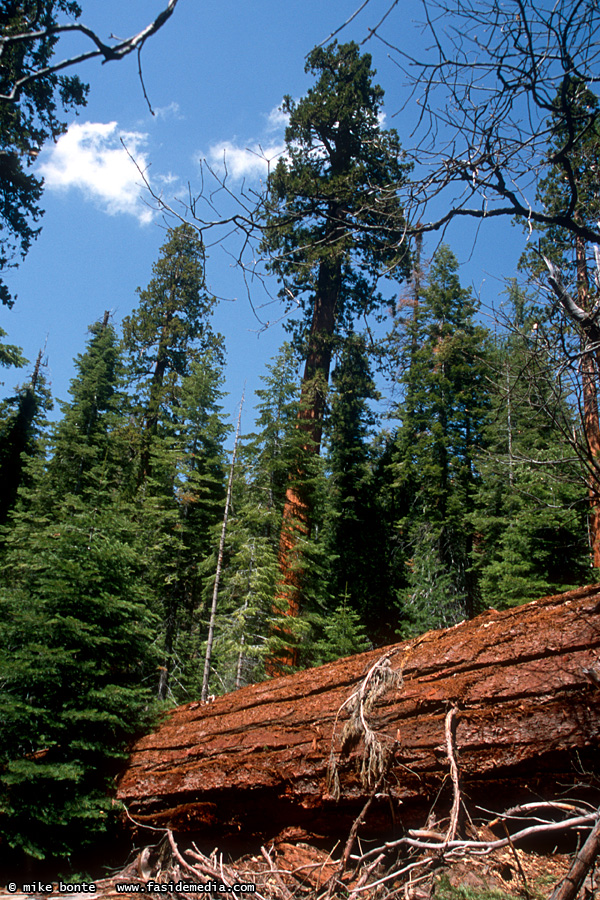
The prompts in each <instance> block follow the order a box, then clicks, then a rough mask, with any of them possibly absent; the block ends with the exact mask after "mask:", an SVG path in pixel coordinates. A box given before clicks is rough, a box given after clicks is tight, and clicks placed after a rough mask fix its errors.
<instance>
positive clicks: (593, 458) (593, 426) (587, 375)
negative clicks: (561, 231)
mask: <svg viewBox="0 0 600 900" xmlns="http://www.w3.org/2000/svg"><path fill="white" fill-rule="evenodd" d="M575 251H576V259H577V299H578V301H579V306H580V307H581V309H583V310H585V311H586V312H588V313H589V312H590V297H589V293H590V283H589V276H588V268H587V257H586V244H585V241H584V240H583V239H582V238H580V237H577V238H575ZM590 324H591V325H592V326H594V327H595V322H592V323H590ZM595 330H596V331H597V328H595ZM581 344H582V346H581V350H582V355H581V381H582V387H583V423H584V430H585V440H586V444H587V449H588V454H589V458H590V474H589V476H588V496H589V503H590V512H589V519H588V521H589V533H590V554H591V562H592V566H594V567H595V568H597V567H600V483H599V482H598V477H597V475H596V466H597V464H598V462H599V461H600V419H599V416H598V348H597V342H596V341H594V336H593V335H592V334H590V333H588V331H587V330H586V331H584V332H583V334H582V339H581ZM590 344H591V345H592V347H594V348H595V349H594V350H591V349H590Z"/></svg>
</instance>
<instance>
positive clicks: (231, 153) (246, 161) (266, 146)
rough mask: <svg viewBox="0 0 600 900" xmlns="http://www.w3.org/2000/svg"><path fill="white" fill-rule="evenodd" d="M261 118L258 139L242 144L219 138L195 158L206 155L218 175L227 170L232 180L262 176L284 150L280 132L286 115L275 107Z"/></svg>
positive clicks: (201, 157) (260, 177) (283, 126)
mask: <svg viewBox="0 0 600 900" xmlns="http://www.w3.org/2000/svg"><path fill="white" fill-rule="evenodd" d="M262 119H263V121H264V125H263V138H262V139H256V138H252V139H250V140H249V141H246V142H244V143H241V142H238V141H237V140H236V139H234V140H224V141H220V142H219V143H215V144H213V145H212V146H211V147H210V150H209V151H208V153H207V154H206V155H205V154H203V153H199V154H198V157H199V158H200V159H203V158H206V160H207V162H208V164H209V165H210V167H211V168H212V169H214V170H216V171H217V172H218V173H219V174H220V175H224V174H225V172H227V175H228V177H229V178H231V179H232V180H233V181H241V180H242V179H243V178H249V179H264V178H266V177H267V175H268V174H269V172H270V171H272V170H273V169H274V167H275V166H276V164H277V161H278V160H279V158H280V157H281V156H282V155H283V153H284V152H285V142H284V140H283V133H284V131H285V129H286V127H287V124H288V122H289V116H288V114H287V113H284V112H283V111H282V109H281V106H276V107H274V108H273V109H272V110H271V111H270V112H269V113H265V114H263V116H262Z"/></svg>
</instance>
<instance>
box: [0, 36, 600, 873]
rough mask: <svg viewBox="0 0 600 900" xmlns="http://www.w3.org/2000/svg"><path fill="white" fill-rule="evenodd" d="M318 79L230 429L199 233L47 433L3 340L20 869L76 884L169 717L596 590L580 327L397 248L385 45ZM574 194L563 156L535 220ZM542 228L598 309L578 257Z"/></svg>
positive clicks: (11, 709) (529, 278)
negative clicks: (276, 332) (381, 66)
mask: <svg viewBox="0 0 600 900" xmlns="http://www.w3.org/2000/svg"><path fill="white" fill-rule="evenodd" d="M307 70H308V71H309V72H310V73H311V75H312V78H313V87H312V88H311V90H310V91H309V92H308V93H307V94H306V96H305V97H303V98H301V99H297V100H294V99H293V98H291V97H287V98H286V99H285V100H284V109H285V112H286V113H287V115H288V116H289V124H288V126H287V132H286V145H287V148H288V152H287V153H286V154H285V155H284V156H283V157H282V158H281V159H280V161H279V162H278V164H277V165H276V166H275V167H274V169H273V171H272V173H271V175H270V178H269V186H268V196H267V200H266V202H265V205H264V209H263V211H262V213H261V215H262V220H261V228H262V231H261V252H262V253H263V254H264V256H265V258H266V259H267V260H268V263H267V265H268V269H269V272H270V274H271V276H272V278H273V279H274V281H276V283H277V284H278V286H279V288H278V289H280V301H281V304H282V307H283V308H285V309H287V310H288V312H289V313H290V314H289V316H288V318H287V323H288V324H287V340H286V341H285V343H283V344H282V346H281V348H280V350H279V353H278V354H277V356H276V357H275V358H273V359H271V360H266V361H265V367H264V373H263V375H262V387H261V389H260V390H259V391H258V392H257V394H256V396H255V397H253V398H252V397H245V398H244V401H243V407H242V406H241V407H240V414H241V421H242V428H241V430H240V428H239V426H238V430H237V433H236V420H235V417H233V419H232V417H231V416H230V415H228V414H227V413H226V412H225V409H226V407H227V404H226V399H227V398H226V397H225V394H224V381H225V373H226V367H227V344H226V339H225V337H224V336H223V335H222V334H220V333H218V331H216V330H215V328H214V325H213V312H214V310H215V308H216V304H217V300H216V298H215V297H214V296H212V295H211V294H210V292H209V291H208V289H207V286H206V285H207V281H206V269H207V267H209V266H210V253H208V254H207V251H206V248H205V246H204V243H203V240H202V236H201V234H200V233H199V232H198V230H197V229H196V228H195V227H194V225H193V223H191V224H190V223H179V224H176V225H174V226H172V227H170V228H169V229H168V230H166V231H165V239H164V243H163V246H162V248H161V251H160V254H159V256H158V258H157V259H156V261H155V263H154V266H153V269H152V272H149V273H148V280H147V283H146V284H145V286H140V287H139V289H138V293H137V301H136V305H135V307H134V309H133V311H132V313H131V314H130V315H129V316H127V317H125V319H124V320H123V321H122V323H121V324H120V325H118V326H117V325H116V324H115V322H114V321H113V319H112V316H111V315H110V314H109V313H108V312H106V313H105V312H104V310H98V319H97V321H95V322H92V323H90V326H89V332H88V337H87V342H86V344H85V346H82V348H81V353H80V355H79V356H78V357H77V358H76V360H75V361H74V373H75V374H74V377H73V380H72V382H71V386H70V393H69V397H68V399H67V400H65V401H61V402H60V404H59V410H58V412H57V413H56V411H55V413H54V414H53V415H52V418H51V420H50V419H49V415H50V411H51V410H52V406H53V402H54V401H53V398H52V396H51V392H50V390H49V388H48V382H47V378H46V376H45V368H44V364H43V359H42V354H40V357H39V358H38V359H37V361H36V363H35V365H34V366H33V367H29V368H28V365H29V364H28V363H26V361H25V360H24V359H23V356H22V352H21V351H20V350H19V348H17V347H15V346H12V345H11V344H8V343H3V345H2V348H1V356H0V363H2V365H3V366H5V368H6V369H10V368H11V367H20V368H21V371H22V373H23V375H22V380H21V383H20V386H19V387H18V388H17V389H16V391H15V392H14V393H13V394H12V395H10V396H7V397H6V398H5V399H4V400H3V401H2V403H1V404H0V484H1V494H0V525H1V530H0V619H1V621H2V623H3V625H2V629H0V706H1V709H2V716H1V719H0V734H1V737H2V739H1V741H0V833H1V834H2V837H1V838H0V849H1V850H2V852H3V853H4V852H6V854H8V855H10V856H11V859H29V860H32V861H35V860H38V861H39V860H44V859H46V860H48V859H51V860H61V861H62V863H63V865H64V867H65V871H66V869H68V865H69V860H70V859H71V856H72V854H73V851H74V848H81V846H82V845H83V844H85V843H87V844H89V845H92V844H93V843H94V842H96V841H98V839H99V837H100V836H101V835H102V834H104V833H105V832H106V831H107V829H109V828H110V827H111V824H112V823H113V822H114V819H115V817H116V815H117V813H118V810H116V809H115V805H114V803H113V800H112V798H111V786H112V785H113V784H114V778H115V776H116V774H117V773H118V772H119V769H120V767H121V766H122V765H123V760H124V759H125V758H126V753H127V747H128V746H129V744H130V742H131V741H132V739H133V738H134V737H135V736H136V735H139V734H140V733H142V732H143V731H144V729H148V728H150V727H151V726H152V723H153V722H154V721H155V720H156V716H157V715H159V714H160V712H161V711H164V710H165V709H168V708H170V707H172V706H173V705H176V704H183V703H187V702H189V701H197V700H204V701H207V700H209V699H210V697H212V696H214V695H218V694H221V693H225V692H229V691H233V690H236V689H237V688H240V687H242V686H244V685H248V684H252V683H255V682H258V681H261V680H264V679H266V678H269V677H272V676H274V675H277V674H281V673H286V672H290V671H294V670H295V669H297V668H306V667H311V666H317V665H321V664H323V663H326V662H328V661H331V660H334V659H337V658H339V657H342V656H346V655H349V654H353V653H357V652H360V651H362V650H365V649H369V648H372V647H379V646H384V645H386V644H389V643H393V642H395V641H398V640H400V639H402V638H406V637H410V636H414V635H418V634H421V633H423V632H425V631H427V630H429V629H432V628H442V627H447V626H451V625H453V624H455V623H457V622H459V621H461V620H463V619H465V618H467V617H473V616H475V615H477V613H479V612H481V611H483V610H484V609H487V608H488V607H490V606H493V607H495V608H497V609H501V608H505V607H507V606H510V605H514V604H521V603H525V602H527V601H528V600H531V599H534V598H536V597H540V596H543V595H546V594H550V593H557V592H560V591H562V590H566V589H569V588H572V587H575V586H577V585H582V584H586V583H590V582H593V581H595V580H597V577H596V574H595V571H594V566H598V565H599V564H600V555H598V554H599V553H600V549H599V548H600V525H599V524H598V523H597V522H596V517H597V516H598V501H597V487H596V485H597V482H596V474H595V469H594V465H595V463H594V460H593V456H594V453H595V450H594V445H593V441H594V439H595V438H594V435H595V434H596V433H597V431H598V422H597V419H598V411H597V404H596V406H595V407H594V404H595V402H596V398H595V392H593V391H592V387H593V385H595V381H594V378H595V374H594V373H595V369H594V367H595V366H596V365H597V362H596V360H595V358H594V359H593V360H592V361H591V363H590V365H591V366H592V368H593V369H594V371H593V372H591V371H590V370H589V367H588V369H586V366H585V364H583V365H582V363H581V360H582V358H584V353H583V350H582V347H583V345H584V343H585V340H586V339H587V338H586V334H585V333H583V332H582V331H581V329H578V327H577V323H576V322H574V320H573V319H569V318H568V316H567V315H566V314H565V311H564V308H563V307H562V306H561V305H560V303H558V302H550V303H549V302H548V300H547V296H546V295H545V294H544V293H543V292H542V290H541V288H540V286H539V280H537V281H536V279H539V275H540V271H541V270H540V266H541V265H542V263H541V262H540V259H541V257H540V255H539V253H537V254H536V253H533V252H528V253H527V254H525V255H524V256H523V258H522V261H521V266H522V271H521V273H507V281H506V284H505V287H504V290H503V293H502V294H501V296H500V297H499V300H498V305H497V308H496V309H495V310H482V309H481V308H480V306H479V302H478V299H477V297H476V296H475V294H474V292H473V291H472V290H471V288H470V287H468V286H467V285H465V284H463V283H462V282H461V277H460V270H459V264H458V261H457V259H456V257H455V255H454V253H453V250H452V247H451V246H449V245H448V243H445V242H444V241H443V240H441V241H438V242H437V243H435V242H430V243H428V245H427V246H428V247H431V254H430V256H427V255H426V251H425V248H424V246H423V242H422V240H420V239H417V240H410V241H409V240H404V239H403V237H402V236H403V232H404V228H405V222H404V206H403V202H402V199H401V194H402V185H403V184H404V183H406V182H407V181H408V180H409V179H410V166H409V164H408V163H406V162H405V161H404V159H403V155H402V148H401V137H400V136H399V135H398V133H397V132H396V131H395V130H394V129H387V128H385V127H384V124H383V122H382V119H381V117H380V115H379V113H380V109H381V104H382V101H383V90H382V88H381V87H380V86H379V85H378V84H377V82H376V80H375V73H374V72H373V70H372V66H371V57H370V56H369V54H368V53H363V52H362V51H361V50H360V49H359V48H358V46H357V45H356V44H337V43H333V44H331V45H329V46H328V47H326V48H323V47H320V48H317V49H315V50H314V51H313V52H312V53H311V54H310V55H309V57H308V62H307ZM572 90H573V92H574V99H573V103H574V104H577V103H581V104H583V103H585V104H587V105H588V106H589V104H594V103H596V101H595V100H594V99H593V98H592V97H591V96H588V95H585V93H584V92H585V86H582V85H578V84H576V83H573V85H572ZM595 121H596V124H595V126H594V129H587V130H586V132H585V140H584V141H582V142H581V146H580V155H581V157H582V159H583V158H584V157H585V156H586V154H587V155H592V154H597V148H598V125H597V120H595ZM0 124H1V123H0ZM556 137H557V140H558V139H560V129H559V126H558V125H557V126H556ZM583 168H585V167H583ZM574 177H577V173H575V175H574ZM390 184H394V185H396V190H394V191H393V192H391V191H389V190H388V187H389V185H390ZM562 184H563V182H562V180H561V176H560V172H558V171H555V170H553V169H552V167H549V171H548V176H547V179H546V181H545V182H544V183H542V184H541V185H540V188H539V192H540V202H541V203H542V204H544V205H545V207H547V208H548V209H551V208H552V207H553V205H556V204H557V203H559V200H560V192H561V190H562ZM586 194H587V195H588V196H591V195H592V194H594V188H593V186H591V185H590V184H589V183H587V182H586V181H585V179H582V183H581V190H580V196H581V198H582V200H581V215H582V216H583V215H585V216H589V217H590V219H591V220H594V221H595V219H594V217H596V218H597V213H596V211H595V209H594V204H593V203H588V202H587V200H586ZM595 196H596V202H597V192H596V195H595ZM537 236H538V237H539V247H541V249H542V250H543V251H544V252H545V253H546V254H547V256H548V257H549V259H550V263H551V265H552V266H554V267H555V271H557V270H558V268H560V272H561V278H562V281H561V285H562V286H563V288H564V289H565V290H570V291H571V292H572V293H574V295H575V296H577V297H578V298H579V300H580V301H581V302H582V303H584V304H587V308H591V306H592V305H593V304H594V303H595V302H596V295H597V287H596V285H595V283H594V281H593V276H592V274H591V273H592V267H593V258H592V257H593V254H592V253H591V250H590V248H589V247H586V246H584V245H583V244H582V240H581V239H580V238H574V237H573V236H572V235H571V234H570V233H569V232H568V230H565V229H563V230H561V229H560V228H559V227H558V226H557V227H555V228H554V229H552V228H543V227H542V226H540V227H539V229H538V230H537ZM586 266H587V268H586ZM382 273H383V274H382ZM214 280H215V278H214V275H213V281H214ZM240 302H241V301H240ZM582 334H583V337H582ZM4 338H7V336H6V335H4ZM5 377H6V378H7V379H8V374H7V375H6V376H5ZM594 391H595V388H594ZM592 393H593V396H592ZM237 401H238V398H234V402H237ZM230 405H233V403H232V404H230ZM594 415H595V420H594ZM244 420H246V421H248V420H252V422H253V424H252V427H251V430H249V429H245V428H244V427H243V423H244ZM594 429H595V431H594ZM590 447H591V449H590ZM597 532H598V533H597Z"/></svg>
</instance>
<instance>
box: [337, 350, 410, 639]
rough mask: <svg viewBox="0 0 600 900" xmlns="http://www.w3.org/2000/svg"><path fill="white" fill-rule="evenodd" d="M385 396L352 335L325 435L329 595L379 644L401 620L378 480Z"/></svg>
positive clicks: (342, 359)
mask: <svg viewBox="0 0 600 900" xmlns="http://www.w3.org/2000/svg"><path fill="white" fill-rule="evenodd" d="M379 397H380V395H379V392H378V391H377V389H376V387H375V382H374V380H373V376H372V374H371V370H370V363H369V359H368V355H367V347H366V342H365V339H364V338H363V337H362V336H360V335H357V334H352V335H350V336H349V337H348V339H347V341H346V342H345V344H344V347H343V350H342V353H341V355H340V360H339V364H338V365H337V366H336V368H335V369H334V371H333V374H332V391H331V395H330V411H329V416H328V420H327V430H326V435H327V436H326V444H327V450H328V452H327V458H326V466H327V470H328V485H329V491H328V504H327V511H326V521H325V531H326V547H327V552H328V556H329V564H328V568H329V573H330V574H329V591H330V594H331V595H332V596H333V597H334V598H336V603H339V604H342V606H343V609H344V610H347V614H348V615H349V614H350V612H351V611H355V612H357V613H358V614H359V615H360V619H361V621H362V622H363V623H365V624H367V626H368V633H369V635H370V636H372V637H373V638H374V637H375V636H376V635H378V634H379V635H380V634H382V632H383V630H384V623H385V622H386V619H387V618H390V617H392V618H393V617H394V616H393V615H392V616H390V614H392V608H391V607H392V605H391V604H390V601H389V596H388V594H387V587H388V585H387V583H386V582H387V579H386V576H387V572H386V550H385V544H386V536H385V534H384V532H383V528H382V524H383V521H382V517H381V510H380V508H379V504H378V501H377V479H376V474H375V470H376V466H377V455H376V451H375V447H374V444H373V438H374V429H375V426H376V421H377V420H376V416H375V413H374V412H373V408H372V403H373V402H374V401H376V400H378V399H379ZM342 598H343V603H342ZM342 618H343V617H342Z"/></svg>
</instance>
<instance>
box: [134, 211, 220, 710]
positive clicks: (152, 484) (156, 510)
mask: <svg viewBox="0 0 600 900" xmlns="http://www.w3.org/2000/svg"><path fill="white" fill-rule="evenodd" d="M138 293H139V298H140V303H139V306H138V308H137V309H136V310H135V311H134V312H133V313H132V315H131V316H129V317H127V318H126V319H125V321H124V323H123V332H124V338H123V344H124V348H125V351H126V363H127V364H126V380H127V384H128V389H129V395H130V399H129V403H130V408H131V416H130V421H131V422H132V423H133V424H130V425H129V426H128V428H127V433H128V440H129V445H130V448H131V456H132V459H133V468H134V471H135V478H134V479H133V480H132V483H131V485H130V494H129V496H130V498H131V499H132V501H133V502H134V503H135V505H136V507H137V510H138V512H137V519H138V527H139V529H140V533H141V534H143V535H144V536H145V540H146V542H147V546H148V547H149V549H150V565H149V567H148V570H147V590H148V596H149V598H152V600H151V604H152V608H153V609H154V610H155V612H156V613H157V614H158V615H159V616H160V618H161V620H162V627H161V629H160V635H159V637H158V646H159V647H160V652H161V654H162V664H161V666H160V673H159V678H158V685H157V692H158V696H159V698H160V699H161V700H166V699H167V698H169V699H171V700H174V701H176V702H177V701H182V700H184V699H186V698H187V697H188V684H187V682H188V678H189V677H192V682H193V680H194V676H193V672H192V676H189V671H190V665H191V668H192V670H193V667H194V665H195V663H194V664H193V665H192V664H189V662H188V661H189V659H190V658H193V659H195V658H196V657H195V652H196V650H197V645H198V641H199V640H201V633H200V632H198V627H199V625H198V623H199V621H201V620H202V619H201V616H202V610H203V604H204V602H205V601H204V598H205V592H206V577H205V574H203V573H204V569H203V568H202V565H201V564H202V563H203V561H204V560H205V558H206V556H207V555H208V554H210V552H211V549H212V545H211V540H212V539H213V527H214V525H215V523H216V522H217V521H219V520H220V519H221V518H222V513H223V502H224V497H225V491H224V485H223V482H224V454H223V442H224V440H225V438H226V435H227V433H228V430H229V429H228V426H226V425H225V424H224V422H223V418H222V410H221V406H220V400H221V399H222V396H223V392H222V384H223V374H222V370H223V365H224V348H223V339H222V337H221V336H220V335H218V334H215V333H214V332H213V330H212V327H211V325H210V317H211V314H212V311H213V307H214V298H213V297H211V296H210V295H208V294H207V292H206V290H205V287H204V249H203V246H202V243H201V241H200V239H199V238H198V236H197V233H196V232H195V230H194V229H193V228H191V227H190V226H187V225H181V226H179V227H178V228H175V229H172V230H170V231H169V233H168V235H167V241H166V242H165V244H164V245H163V247H162V248H161V251H160V257H159V259H158V261H157V262H156V263H155V265H154V267H153V277H152V279H151V280H150V283H149V284H148V287H147V288H146V289H144V290H139V291H138ZM199 617H200V618H199ZM194 646H195V647H196V650H191V649H190V648H191V647H194Z"/></svg>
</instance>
